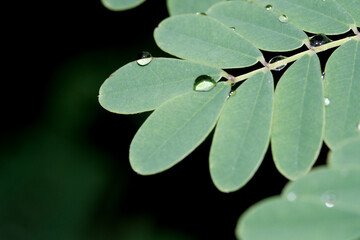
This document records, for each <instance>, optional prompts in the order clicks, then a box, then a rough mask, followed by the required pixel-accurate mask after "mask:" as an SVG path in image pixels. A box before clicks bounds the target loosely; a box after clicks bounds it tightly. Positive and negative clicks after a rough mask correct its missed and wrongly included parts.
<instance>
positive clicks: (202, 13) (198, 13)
mask: <svg viewBox="0 0 360 240" xmlns="http://www.w3.org/2000/svg"><path fill="white" fill-rule="evenodd" d="M196 15H202V16H206V13H204V12H197V13H196Z"/></svg>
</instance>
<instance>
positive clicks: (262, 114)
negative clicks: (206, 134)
mask: <svg viewBox="0 0 360 240" xmlns="http://www.w3.org/2000/svg"><path fill="white" fill-rule="evenodd" d="M273 95H274V83H273V78H272V74H271V72H270V71H268V72H260V73H258V74H256V75H254V76H252V77H251V78H249V79H248V80H247V81H246V82H244V83H243V84H242V85H241V86H240V87H239V88H238V89H237V90H236V94H234V95H232V96H231V97H230V98H229V100H228V101H227V102H226V104H225V107H224V110H223V111H222V114H221V116H220V119H219V122H218V124H217V126H216V130H215V134H214V139H213V142H212V146H211V150H210V173H211V177H212V180H213V182H214V184H215V186H216V187H217V188H218V189H219V190H221V191H223V192H230V191H236V190H237V189H239V188H240V187H242V186H244V185H245V184H246V183H247V182H248V181H249V179H250V178H251V177H252V176H253V175H254V173H255V172H256V170H257V168H258V167H259V165H260V163H261V161H262V159H263V157H264V155H265V152H266V149H267V147H268V144H269V137H270V126H271V116H272V105H273Z"/></svg>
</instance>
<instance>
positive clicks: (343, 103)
mask: <svg viewBox="0 0 360 240" xmlns="http://www.w3.org/2000/svg"><path fill="white" fill-rule="evenodd" d="M324 88H325V97H326V98H327V99H328V100H329V103H330V104H329V105H328V106H326V108H325V111H326V112H325V113H326V121H325V122H326V123H325V142H326V144H327V145H328V146H329V147H330V148H333V147H335V146H336V145H337V144H339V143H341V142H342V141H344V140H345V139H347V138H350V137H356V136H360V127H359V124H360V41H356V40H351V41H349V42H347V43H345V44H344V45H342V46H340V47H339V48H338V49H336V50H335V51H334V53H333V54H332V55H331V56H330V58H329V60H328V61H327V63H326V67H325V84H324Z"/></svg>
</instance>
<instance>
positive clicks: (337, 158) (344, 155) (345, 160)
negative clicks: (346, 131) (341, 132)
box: [328, 137, 360, 168]
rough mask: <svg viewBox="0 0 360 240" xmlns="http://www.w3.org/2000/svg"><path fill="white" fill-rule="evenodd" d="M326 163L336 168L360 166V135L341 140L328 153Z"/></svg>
mask: <svg viewBox="0 0 360 240" xmlns="http://www.w3.org/2000/svg"><path fill="white" fill-rule="evenodd" d="M328 164H329V165H330V166H331V167H336V168H344V167H347V168H354V167H358V168H359V167H360V137H355V138H351V139H348V140H345V141H343V142H341V144H339V145H337V146H336V148H333V149H332V150H331V152H330V153H329V158H328Z"/></svg>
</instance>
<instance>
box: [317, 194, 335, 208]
mask: <svg viewBox="0 0 360 240" xmlns="http://www.w3.org/2000/svg"><path fill="white" fill-rule="evenodd" d="M321 200H322V202H323V203H324V204H325V206H326V207H328V208H333V207H334V206H335V203H336V195H335V194H334V193H332V192H326V193H324V194H323V195H322V196H321Z"/></svg>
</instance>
